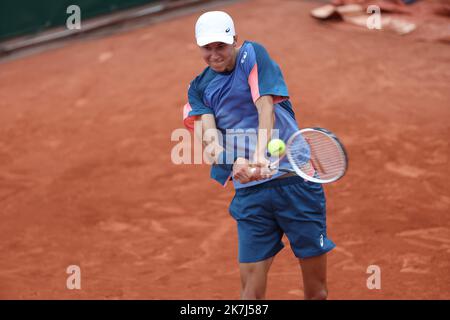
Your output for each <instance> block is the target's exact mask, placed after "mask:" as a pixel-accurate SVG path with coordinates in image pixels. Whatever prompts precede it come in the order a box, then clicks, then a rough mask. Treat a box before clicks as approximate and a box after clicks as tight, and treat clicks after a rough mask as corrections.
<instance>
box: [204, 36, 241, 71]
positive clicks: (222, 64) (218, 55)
mask: <svg viewBox="0 0 450 320" xmlns="http://www.w3.org/2000/svg"><path fill="white" fill-rule="evenodd" d="M235 48H236V41H235V42H234V43H233V44H227V43H223V42H213V43H209V44H207V45H206V46H203V47H200V51H201V53H202V57H203V59H204V60H205V62H206V63H207V64H208V65H209V66H210V67H211V68H212V69H213V70H214V71H216V72H224V71H231V70H233V69H234V64H235V61H236V50H235Z"/></svg>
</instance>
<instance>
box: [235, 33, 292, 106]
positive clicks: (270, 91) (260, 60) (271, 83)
mask: <svg viewBox="0 0 450 320" xmlns="http://www.w3.org/2000/svg"><path fill="white" fill-rule="evenodd" d="M241 62H242V64H243V68H244V72H245V73H246V75H247V77H248V84H249V86H250V90H251V93H252V99H253V102H256V100H258V98H259V97H261V96H265V95H271V96H273V100H274V103H275V104H276V103H280V102H282V101H286V100H288V99H289V94H288V90H287V86H286V83H285V82H284V78H283V74H282V73H281V69H280V67H279V66H278V64H277V63H276V62H275V61H273V60H272V59H271V57H270V56H269V53H268V52H267V50H266V49H265V48H264V47H263V46H262V45H260V44H258V43H254V42H251V43H250V45H249V46H248V50H246V51H245V52H244V56H243V58H242V59H241Z"/></svg>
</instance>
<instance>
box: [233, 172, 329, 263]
mask: <svg viewBox="0 0 450 320" xmlns="http://www.w3.org/2000/svg"><path fill="white" fill-rule="evenodd" d="M229 210H230V213H231V215H232V216H233V218H234V219H235V220H236V221H237V227H238V238H239V262H241V263H249V262H257V261H262V260H265V259H268V258H270V257H273V256H274V255H276V254H277V253H278V252H279V251H280V250H281V249H283V247H284V244H283V242H282V241H281V239H282V237H283V234H286V236H287V238H288V239H289V243H290V245H291V248H292V251H293V252H294V254H295V256H296V257H297V258H301V259H304V258H308V257H313V256H318V255H321V254H324V253H326V252H328V251H330V250H332V249H333V248H334V247H335V246H336V245H335V244H334V243H333V242H332V241H331V240H330V239H328V238H327V227H326V208H325V194H324V191H323V188H322V185H320V184H317V183H313V182H309V181H305V180H304V179H303V178H301V177H298V176H292V177H287V178H281V179H274V180H270V181H268V182H265V183H262V184H259V185H256V186H251V187H248V188H242V189H237V190H236V194H235V195H234V198H233V200H232V201H231V204H230V209H229Z"/></svg>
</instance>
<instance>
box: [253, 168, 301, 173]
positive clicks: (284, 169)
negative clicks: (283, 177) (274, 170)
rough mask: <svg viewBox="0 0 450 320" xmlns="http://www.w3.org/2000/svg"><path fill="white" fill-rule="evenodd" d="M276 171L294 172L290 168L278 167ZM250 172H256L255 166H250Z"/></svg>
mask: <svg viewBox="0 0 450 320" xmlns="http://www.w3.org/2000/svg"><path fill="white" fill-rule="evenodd" d="M278 171H281V172H288V173H295V170H292V169H286V168H278ZM250 172H251V173H252V174H253V173H255V172H256V168H250Z"/></svg>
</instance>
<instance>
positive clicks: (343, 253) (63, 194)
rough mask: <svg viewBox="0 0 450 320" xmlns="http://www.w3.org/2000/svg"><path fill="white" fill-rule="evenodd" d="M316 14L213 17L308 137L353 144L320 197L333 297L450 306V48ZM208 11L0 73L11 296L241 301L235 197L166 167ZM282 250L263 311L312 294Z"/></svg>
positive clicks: (1, 270) (292, 6) (3, 208)
mask: <svg viewBox="0 0 450 320" xmlns="http://www.w3.org/2000/svg"><path fill="white" fill-rule="evenodd" d="M317 5H318V3H317V2H313V1H293V0H292V1H276V0H260V1H258V0H248V1H240V2H236V3H232V4H229V5H220V6H217V7H214V9H219V10H224V11H227V12H228V13H229V14H230V15H231V16H233V18H234V21H235V23H236V28H237V33H238V35H239V42H240V43H242V41H243V40H245V39H247V40H252V41H256V42H259V43H261V44H263V45H264V46H265V47H266V48H267V50H268V51H269V53H270V54H271V56H272V58H274V59H275V60H276V61H277V62H278V64H279V65H280V67H281V69H282V70H283V73H284V77H285V80H286V82H287V85H288V88H289V92H290V96H291V101H292V104H293V106H294V109H295V112H296V116H297V121H298V122H299V125H300V126H301V127H312V126H320V127H324V128H328V129H330V130H331V131H333V132H335V133H336V135H338V136H339V137H340V138H341V140H342V142H343V143H344V144H345V145H346V147H347V151H348V154H349V158H350V165H349V171H348V174H347V175H346V176H345V177H344V178H343V179H342V180H340V181H339V182H337V183H335V184H330V185H327V186H326V187H325V188H326V194H327V214H328V216H327V222H328V234H329V236H330V238H331V239H333V241H334V242H335V243H336V244H337V248H336V249H335V250H333V251H332V252H331V253H330V254H329V259H328V261H329V262H328V286H329V299H450V276H449V274H450V273H449V271H450V221H449V206H450V194H449V181H448V178H449V170H448V154H449V149H448V137H449V125H448V123H449V118H450V108H449V107H450V91H449V83H450V59H449V57H450V46H449V45H448V43H444V42H439V41H426V40H423V39H420V37H418V36H416V35H420V32H418V33H416V35H414V34H411V35H405V36H400V35H397V34H394V33H389V32H385V31H383V30H381V31H380V30H367V29H364V28H360V27H356V26H351V25H347V24H343V23H335V22H331V23H322V22H319V21H317V20H315V19H313V18H311V17H310V15H309V11H310V10H311V9H312V8H314V7H316V6H317ZM201 12H202V11H201V10H199V11H196V12H193V13H186V14H184V15H180V16H177V17H174V18H170V19H166V20H164V21H159V22H158V23H152V24H148V25H147V26H143V27H140V28H137V29H133V30H128V31H124V32H118V33H114V34H110V35H107V36H104V37H99V38H93V39H77V40H75V41H69V42H67V43H65V44H64V45H63V46H60V47H57V48H52V49H49V50H43V51H41V52H37V53H35V54H30V55H26V56H23V57H18V58H17V59H9V60H8V61H4V62H0V216H1V220H2V223H1V224H0V256H1V259H0V298H1V299H238V298H239V289H240V280H239V269H238V262H237V232H236V225H235V221H234V220H233V218H232V217H231V216H230V214H229V212H228V205H229V203H230V200H231V198H232V197H233V192H234V190H233V187H232V185H231V184H229V185H228V186H227V187H226V188H223V187H222V186H220V185H219V184H218V183H216V182H215V181H213V180H211V179H210V178H209V166H208V165H175V164H173V163H172V161H171V150H172V148H173V147H174V145H175V144H176V142H173V141H171V134H172V132H173V131H174V130H175V129H177V128H182V127H183V123H182V107H183V105H184V104H185V103H186V99H187V86H188V84H189V82H190V81H191V80H192V79H193V78H194V77H195V76H196V75H197V74H198V73H200V72H201V71H202V70H203V68H204V67H205V64H204V62H203V60H202V59H201V57H200V55H199V51H198V48H197V46H196V44H195V39H194V24H195V21H196V19H197V18H198V16H199V15H200V14H201ZM268 15H270V19H268V18H267V17H268ZM418 31H420V30H418ZM285 243H286V248H285V249H284V250H283V251H281V253H280V254H279V255H278V256H277V257H276V259H275V262H274V264H273V266H272V269H271V272H270V274H269V283H268V292H267V298H268V299H302V298H303V291H302V290H301V289H302V282H301V273H300V269H299V267H298V263H297V260H296V259H295V257H294V256H293V254H292V252H291V250H290V248H289V245H288V242H287V241H285ZM69 265H78V266H80V268H81V290H68V289H67V288H66V279H67V277H68V276H69V275H68V274H67V273H66V268H67V267H68V266H69ZM370 265H377V266H379V267H380V269H381V289H379V290H378V289H373V290H369V289H368V288H367V285H366V281H367V278H368V277H369V276H370V274H367V273H366V270H367V268H368V266H370Z"/></svg>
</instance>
